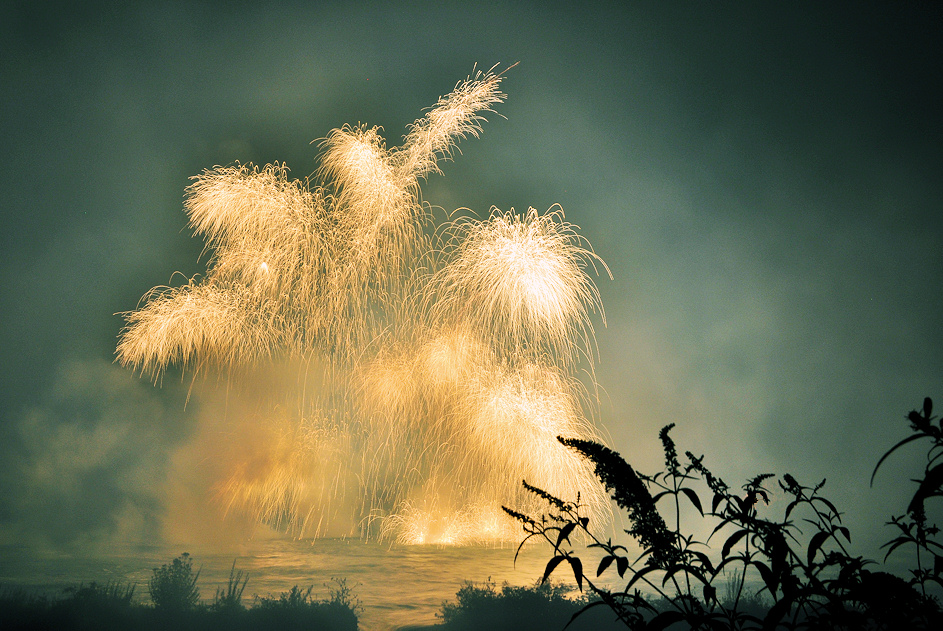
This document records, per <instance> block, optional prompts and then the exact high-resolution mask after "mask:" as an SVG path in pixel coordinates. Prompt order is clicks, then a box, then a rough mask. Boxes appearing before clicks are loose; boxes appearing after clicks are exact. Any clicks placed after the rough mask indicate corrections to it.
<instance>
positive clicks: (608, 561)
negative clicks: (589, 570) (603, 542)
mask: <svg viewBox="0 0 943 631" xmlns="http://www.w3.org/2000/svg"><path fill="white" fill-rule="evenodd" d="M615 558H616V557H614V556H612V555H609V556H605V557H603V558H602V560H601V561H600V562H599V569H597V570H596V576H599V575H601V574H602V573H603V572H605V571H606V568H607V567H609V566H610V565H612V562H613V561H614V560H615ZM620 576H621V574H620Z"/></svg>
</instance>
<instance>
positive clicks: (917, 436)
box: [870, 434, 924, 486]
mask: <svg viewBox="0 0 943 631" xmlns="http://www.w3.org/2000/svg"><path fill="white" fill-rule="evenodd" d="M923 437H924V435H923V434H911V435H910V436H908V437H907V438H905V439H903V440H902V441H900V442H898V443H897V444H896V445H894V446H893V447H891V448H890V449H888V450H887V452H886V453H885V454H884V455H883V456H881V459H880V460H878V463H877V464H876V465H875V466H874V471H872V472H871V483H870V486H874V476H875V475H877V472H878V469H880V468H881V464H882V463H883V462H884V461H885V460H887V457H888V456H890V455H891V454H892V453H894V452H895V451H897V449H898V448H900V447H903V446H904V445H906V444H907V443H910V442H913V441H915V440H919V439H921V438H923Z"/></svg>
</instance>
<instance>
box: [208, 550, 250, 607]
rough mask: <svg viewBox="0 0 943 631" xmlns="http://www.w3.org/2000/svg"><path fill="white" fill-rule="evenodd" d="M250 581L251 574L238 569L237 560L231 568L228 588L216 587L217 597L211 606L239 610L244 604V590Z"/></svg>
mask: <svg viewBox="0 0 943 631" xmlns="http://www.w3.org/2000/svg"><path fill="white" fill-rule="evenodd" d="M248 582H249V575H248V574H247V573H246V572H244V571H242V570H239V571H238V572H237V571H236V562H235V561H233V562H232V569H231V570H229V580H228V582H227V583H226V589H225V590H223V588H221V587H217V588H216V597H215V598H214V599H213V604H212V605H211V606H210V608H211V609H212V610H214V611H239V610H242V609H243V606H242V592H244V591H245V589H246V583H248Z"/></svg>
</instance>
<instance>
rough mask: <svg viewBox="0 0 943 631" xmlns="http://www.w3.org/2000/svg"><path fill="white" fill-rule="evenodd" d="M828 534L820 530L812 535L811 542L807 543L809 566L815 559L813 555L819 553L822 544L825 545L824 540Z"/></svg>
mask: <svg viewBox="0 0 943 631" xmlns="http://www.w3.org/2000/svg"><path fill="white" fill-rule="evenodd" d="M829 534H830V533H828V532H826V531H824V530H820V531H819V532H817V533H815V534H814V535H812V540H811V541H809V565H810V566H811V565H812V561H813V560H814V559H815V553H816V552H818V551H819V548H821V547H822V544H823V543H825V540H826V539H828V537H829Z"/></svg>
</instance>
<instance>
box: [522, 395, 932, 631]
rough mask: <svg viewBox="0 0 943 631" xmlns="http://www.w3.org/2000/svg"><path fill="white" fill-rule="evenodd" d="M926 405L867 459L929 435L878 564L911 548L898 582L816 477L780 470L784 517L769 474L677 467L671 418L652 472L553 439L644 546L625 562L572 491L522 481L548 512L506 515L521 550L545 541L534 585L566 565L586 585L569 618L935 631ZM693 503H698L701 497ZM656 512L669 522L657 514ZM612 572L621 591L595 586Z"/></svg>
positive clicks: (699, 463) (635, 624) (695, 460)
mask: <svg viewBox="0 0 943 631" xmlns="http://www.w3.org/2000/svg"><path fill="white" fill-rule="evenodd" d="M932 410H933V402H932V401H931V400H930V399H929V398H927V399H925V400H924V405H923V408H922V411H916V410H915V411H912V412H911V413H910V414H909V415H908V416H907V418H908V420H909V421H910V427H911V435H910V436H909V437H907V438H904V439H903V440H901V441H900V442H898V443H897V444H896V445H894V447H892V448H891V449H890V450H888V452H887V453H885V454H884V456H883V457H882V458H881V459H880V460H879V461H878V464H877V466H876V467H875V474H876V473H877V470H878V469H879V468H880V466H881V464H882V463H883V462H884V461H885V460H886V459H887V458H888V456H890V455H891V454H892V453H893V452H895V451H896V450H897V449H899V448H900V447H902V446H903V445H905V444H908V443H910V442H913V441H916V440H920V439H929V440H930V441H931V442H932V443H933V444H932V446H931V447H930V449H929V452H928V456H927V465H926V468H925V471H924V477H923V479H922V480H918V481H917V483H918V489H917V491H916V492H915V494H914V496H913V498H912V499H911V501H910V504H909V505H908V507H907V513H906V514H905V515H902V516H897V517H893V518H892V519H891V521H890V522H889V524H890V525H892V526H894V527H896V528H897V529H898V531H899V534H898V536H897V537H895V538H894V539H892V540H891V541H890V542H888V544H886V546H885V547H887V548H888V552H887V554H886V556H885V558H884V560H885V561H886V560H887V558H888V557H889V556H890V555H891V554H893V553H894V552H895V551H897V550H898V549H901V548H911V549H913V550H914V551H915V553H916V554H915V557H916V566H917V567H916V568H915V569H913V570H911V572H910V578H909V579H908V580H905V579H902V578H900V577H897V576H894V575H892V574H889V573H886V572H881V571H872V570H870V569H868V567H869V566H871V565H874V564H875V563H874V562H873V561H870V560H867V559H864V558H862V557H856V556H852V555H851V554H850V553H849V551H848V549H847V547H846V546H847V545H848V544H849V543H850V541H851V533H850V532H849V530H848V528H847V527H846V526H844V525H843V524H842V521H841V513H840V512H839V511H838V509H837V508H836V506H835V505H834V504H833V503H832V502H831V501H830V500H828V499H826V498H825V497H823V496H822V495H821V493H820V491H821V489H822V488H823V487H824V485H825V480H822V482H820V483H818V484H816V485H814V486H803V485H802V484H800V483H799V482H798V481H797V480H796V479H795V478H794V477H793V476H792V475H790V474H785V475H783V476H781V477H780V478H779V479H778V480H777V482H778V485H779V487H780V489H781V490H782V491H783V492H784V494H785V495H786V498H787V500H788V502H787V503H786V506H785V508H784V510H783V512H782V514H781V515H779V516H773V515H769V514H767V513H768V511H767V510H766V505H768V504H769V488H768V484H769V483H770V481H772V480H773V479H774V478H775V477H776V476H774V475H773V474H770V473H763V474H760V475H757V476H755V477H754V478H752V479H751V480H748V481H747V482H746V483H745V484H744V485H743V486H742V487H741V488H740V490H739V491H737V490H733V489H731V487H730V486H728V485H727V484H726V483H725V482H724V481H723V480H722V479H721V478H719V477H718V476H716V475H714V474H713V473H712V472H711V470H710V469H708V467H707V466H706V465H705V464H704V457H703V456H700V457H698V456H695V455H694V454H692V453H691V452H690V451H689V452H686V453H685V458H686V462H685V463H683V464H682V462H681V460H680V459H679V458H678V454H677V449H676V447H675V443H674V441H673V439H672V438H671V436H670V431H671V429H672V428H673V427H674V425H673V424H671V425H668V426H666V427H664V428H663V429H662V430H661V432H660V434H659V438H660V439H661V442H662V446H663V450H664V453H665V466H664V470H662V471H660V472H658V473H656V474H655V475H652V476H648V475H643V474H641V473H638V472H636V471H635V470H634V469H633V468H632V466H631V465H629V464H628V463H627V462H626V461H625V460H623V459H622V457H621V456H619V454H618V453H616V452H614V451H612V450H611V449H608V448H607V447H605V446H603V445H600V444H598V443H595V442H592V441H586V440H577V439H568V438H562V437H559V438H558V439H559V440H560V442H561V443H562V444H563V445H565V446H567V447H569V448H571V449H573V450H574V451H576V452H577V453H579V454H580V455H581V456H582V457H583V458H585V459H587V460H588V461H589V462H591V463H592V464H593V466H594V467H595V474H596V476H597V477H598V478H599V480H600V482H601V483H602V484H603V486H604V487H605V488H606V491H607V492H609V493H610V495H611V497H612V499H613V500H614V501H615V502H616V504H617V505H618V506H619V507H620V508H621V509H623V510H624V511H625V512H626V513H627V518H628V522H629V524H630V527H629V528H628V529H627V530H626V531H625V532H626V533H627V534H629V535H630V536H632V537H633V538H634V539H635V540H636V541H638V542H639V543H640V544H641V547H642V549H643V552H642V553H641V555H640V556H638V557H637V558H635V559H634V560H633V559H631V558H630V557H629V554H628V550H627V549H626V548H625V547H624V546H622V545H617V544H613V543H612V541H611V540H605V541H604V540H602V539H600V538H599V537H598V536H597V535H596V534H595V533H594V532H593V531H592V530H591V528H590V524H589V519H588V518H587V517H585V516H584V515H583V514H582V512H581V511H582V508H583V507H582V505H581V504H580V502H579V498H577V499H576V501H565V500H563V499H560V498H558V497H555V496H553V495H551V494H549V493H547V492H546V491H544V490H542V489H540V488H538V487H536V486H533V485H530V484H528V483H527V482H526V481H525V482H524V488H525V489H527V490H528V491H529V492H530V493H532V494H534V495H535V496H537V497H539V498H541V499H542V500H544V502H545V503H546V506H547V512H546V513H545V514H543V515H539V516H536V517H535V516H531V515H526V514H523V513H521V512H518V511H516V510H514V509H511V508H507V507H504V510H505V512H507V513H508V514H509V515H511V516H512V517H514V518H516V519H517V520H518V521H520V522H521V523H522V525H523V527H524V531H525V533H526V537H525V538H524V541H523V542H521V546H523V545H524V543H526V542H527V541H528V540H530V539H532V538H535V537H536V538H538V539H543V540H545V541H547V542H548V543H549V544H550V545H551V546H552V549H553V556H552V558H551V559H550V560H549V561H548V563H547V565H546V567H545V570H544V574H543V577H542V578H541V581H542V582H546V581H547V580H548V579H549V577H550V576H551V574H552V573H553V572H554V571H555V570H556V569H557V568H558V567H559V566H561V565H564V564H565V565H567V566H569V568H570V570H571V572H572V574H573V576H574V578H575V580H576V583H577V585H578V587H579V588H580V589H581V590H582V589H583V588H584V586H585V587H586V589H587V590H588V592H589V593H590V594H592V595H593V596H594V597H595V600H593V601H591V602H588V603H587V604H586V605H585V606H584V607H583V608H582V609H581V610H580V611H579V612H577V613H575V614H574V615H573V618H572V620H576V619H578V618H579V617H580V615H581V614H583V613H584V612H586V611H588V610H590V609H594V608H597V607H600V606H602V607H603V608H607V609H609V610H611V611H612V612H613V613H614V614H615V616H616V617H617V618H618V620H620V621H621V622H622V623H623V624H624V625H625V626H627V627H629V628H630V629H653V630H657V629H665V628H668V627H672V626H673V625H676V624H677V625H683V626H684V628H692V629H763V630H764V631H766V630H769V631H772V630H776V629H833V628H847V629H858V628H874V629H897V628H910V629H929V628H932V629H941V628H943V610H941V607H940V603H939V601H938V600H937V599H936V598H934V597H933V596H932V595H931V594H930V593H929V592H928V588H931V587H932V586H934V585H935V586H938V587H943V545H941V544H940V543H939V542H938V541H937V540H936V537H937V536H938V534H939V530H938V529H937V528H936V526H934V525H932V524H929V523H928V522H927V517H926V512H925V503H926V501H927V500H929V499H931V498H934V497H939V496H943V463H941V462H939V461H940V459H941V458H943V426H941V424H940V423H939V422H936V423H935V421H937V419H936V417H933V416H931V413H932ZM873 479H874V476H873V475H872V481H873ZM704 487H706V488H704ZM705 491H706V493H705ZM702 497H705V498H709V500H708V502H703V501H702ZM682 504H688V505H690V506H691V507H693V509H694V510H696V511H697V513H698V514H699V515H700V516H701V517H702V518H703V519H705V520H709V522H710V526H711V534H710V536H709V537H708V538H707V540H706V541H704V542H699V541H696V540H695V539H694V537H693V535H690V534H687V533H685V532H684V531H683V530H682V528H681V507H682ZM708 507H709V508H708ZM665 508H667V515H668V519H666V518H665V517H663V515H662V511H663V510H664V509H665ZM669 524H670V525H669ZM800 524H801V525H802V527H801V528H800V526H799V525H800ZM577 537H580V538H581V540H583V541H586V542H587V545H586V548H587V551H588V552H592V553H594V554H597V555H599V558H598V561H597V560H596V559H595V558H594V559H593V561H592V563H594V564H595V563H597V562H598V565H595V572H592V571H585V570H584V567H586V566H585V565H584V559H585V555H584V554H577V552H576V550H575V548H576V546H575V545H574V544H573V543H572V542H571V538H572V539H574V540H576V539H577ZM715 537H716V541H718V542H722V543H721V544H720V550H719V554H718V551H717V549H716V547H714V548H713V549H712V548H711V547H710V546H709V544H710V542H711V540H712V539H715ZM519 551H520V548H518V552H519ZM515 558H516V557H515ZM590 567H592V566H590ZM613 571H615V572H616V573H617V574H618V576H619V579H621V580H623V581H625V584H624V587H623V589H621V590H617V591H611V590H609V589H607V588H605V587H603V586H602V584H601V583H598V581H597V579H598V577H600V576H601V575H602V574H603V573H605V572H613ZM748 576H749V577H750V579H751V581H752V582H759V584H760V585H761V586H762V587H761V588H760V589H759V590H758V591H757V592H755V593H751V591H750V590H749V589H748V582H747V577H748ZM731 577H733V578H731ZM724 579H726V580H727V585H726V590H725V592H724V594H723V595H722V597H718V589H717V588H718V586H719V585H722V582H723V580H724ZM643 589H644V590H645V592H644V593H643V591H642V590H643ZM758 605H759V606H758ZM572 620H571V621H572Z"/></svg>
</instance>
